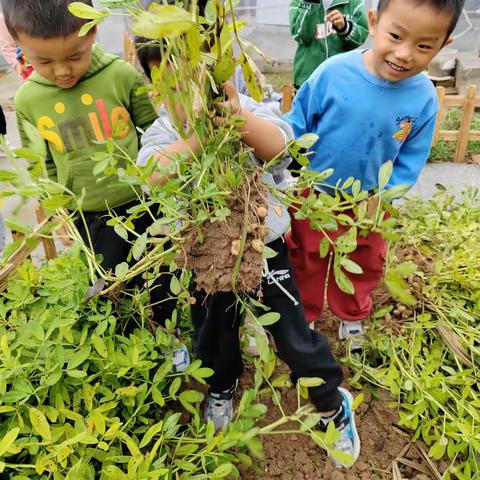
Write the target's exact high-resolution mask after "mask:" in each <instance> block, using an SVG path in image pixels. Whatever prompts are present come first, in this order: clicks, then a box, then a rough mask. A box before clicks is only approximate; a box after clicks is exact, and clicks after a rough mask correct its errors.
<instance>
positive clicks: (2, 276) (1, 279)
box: [0, 207, 57, 292]
mask: <svg viewBox="0 0 480 480" xmlns="http://www.w3.org/2000/svg"><path fill="white" fill-rule="evenodd" d="M36 216H37V221H38V222H39V223H38V225H37V226H36V227H35V229H34V232H33V233H34V234H35V233H40V231H41V229H42V228H43V227H44V226H45V225H46V224H47V223H48V222H49V221H50V220H48V218H47V217H46V216H45V212H44V211H43V208H42V207H38V208H37V210H36ZM12 236H13V238H14V240H21V242H22V243H21V245H20V246H19V248H18V249H17V250H16V251H15V252H14V253H13V254H12V255H11V257H10V258H9V259H8V260H7V262H6V263H5V264H4V265H3V267H2V268H0V292H2V291H3V290H5V289H6V288H7V282H8V278H9V276H10V275H13V274H14V273H15V272H16V270H17V268H18V267H19V266H20V265H21V264H22V263H23V261H24V260H25V259H26V258H27V257H29V256H30V254H31V253H32V252H33V250H35V248H36V247H33V248H32V247H30V246H29V245H28V244H27V241H26V239H25V236H24V235H22V234H20V233H18V232H12ZM41 243H42V244H43V248H44V250H45V257H46V258H47V259H48V260H50V259H52V258H55V257H56V255H57V248H56V246H55V242H54V241H53V240H52V239H51V238H47V237H42V238H41Z"/></svg>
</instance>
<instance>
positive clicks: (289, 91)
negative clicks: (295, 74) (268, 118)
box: [282, 85, 295, 113]
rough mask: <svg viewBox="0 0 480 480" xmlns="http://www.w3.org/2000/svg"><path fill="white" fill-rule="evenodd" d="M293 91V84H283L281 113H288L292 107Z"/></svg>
mask: <svg viewBox="0 0 480 480" xmlns="http://www.w3.org/2000/svg"><path fill="white" fill-rule="evenodd" d="M294 93H295V89H294V88H293V85H284V86H283V87H282V113H288V112H289V111H290V110H291V109H292V102H293V96H294Z"/></svg>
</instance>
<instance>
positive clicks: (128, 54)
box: [123, 30, 135, 65]
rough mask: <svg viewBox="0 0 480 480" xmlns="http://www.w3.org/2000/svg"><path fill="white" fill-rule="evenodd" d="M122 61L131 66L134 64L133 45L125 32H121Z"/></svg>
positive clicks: (128, 34)
mask: <svg viewBox="0 0 480 480" xmlns="http://www.w3.org/2000/svg"><path fill="white" fill-rule="evenodd" d="M123 59H124V60H125V61H126V62H128V63H131V64H132V65H134V64H135V45H134V44H133V41H132V39H131V38H130V33H128V31H127V30H125V32H123Z"/></svg>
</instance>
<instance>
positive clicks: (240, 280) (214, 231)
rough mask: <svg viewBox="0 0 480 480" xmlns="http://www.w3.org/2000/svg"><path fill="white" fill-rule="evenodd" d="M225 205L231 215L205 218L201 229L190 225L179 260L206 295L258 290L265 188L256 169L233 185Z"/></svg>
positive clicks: (261, 259)
mask: <svg viewBox="0 0 480 480" xmlns="http://www.w3.org/2000/svg"><path fill="white" fill-rule="evenodd" d="M227 205H228V208H229V209H230V211H231V214H230V215H229V216H228V217H227V219H226V220H224V221H216V222H211V221H207V222H205V223H204V224H203V225H202V226H201V227H200V230H198V228H196V227H193V228H192V229H190V230H189V231H188V232H187V234H186V235H185V242H184V245H183V252H182V254H181V258H179V259H178V260H179V263H180V264H183V268H186V269H191V270H193V272H194V274H195V281H196V285H197V289H198V290H205V292H206V293H207V294H211V293H215V292H229V291H233V290H235V291H236V292H244V293H253V292H257V291H259V289H260V286H261V281H262V273H263V250H264V247H265V245H264V239H265V236H266V235H267V233H268V229H267V228H266V227H265V226H264V223H265V218H266V216H267V213H268V202H267V190H266V188H265V187H264V186H263V185H261V183H260V174H259V172H255V173H254V174H253V175H251V176H249V177H247V178H246V180H245V182H243V183H242V184H241V185H239V186H238V187H236V189H235V190H234V191H233V193H232V196H231V197H230V198H229V200H228V204H227ZM238 266H239V268H238ZM235 271H236V272H237V273H236V274H235Z"/></svg>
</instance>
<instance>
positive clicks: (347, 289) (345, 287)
mask: <svg viewBox="0 0 480 480" xmlns="http://www.w3.org/2000/svg"><path fill="white" fill-rule="evenodd" d="M333 276H334V278H335V282H336V283H337V285H338V288H339V289H340V290H341V291H342V292H344V293H346V294H348V295H353V294H354V293H355V286H354V285H353V283H352V281H351V280H350V279H349V278H348V277H347V276H346V275H345V274H344V273H343V272H342V270H341V269H340V268H334V269H333Z"/></svg>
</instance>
